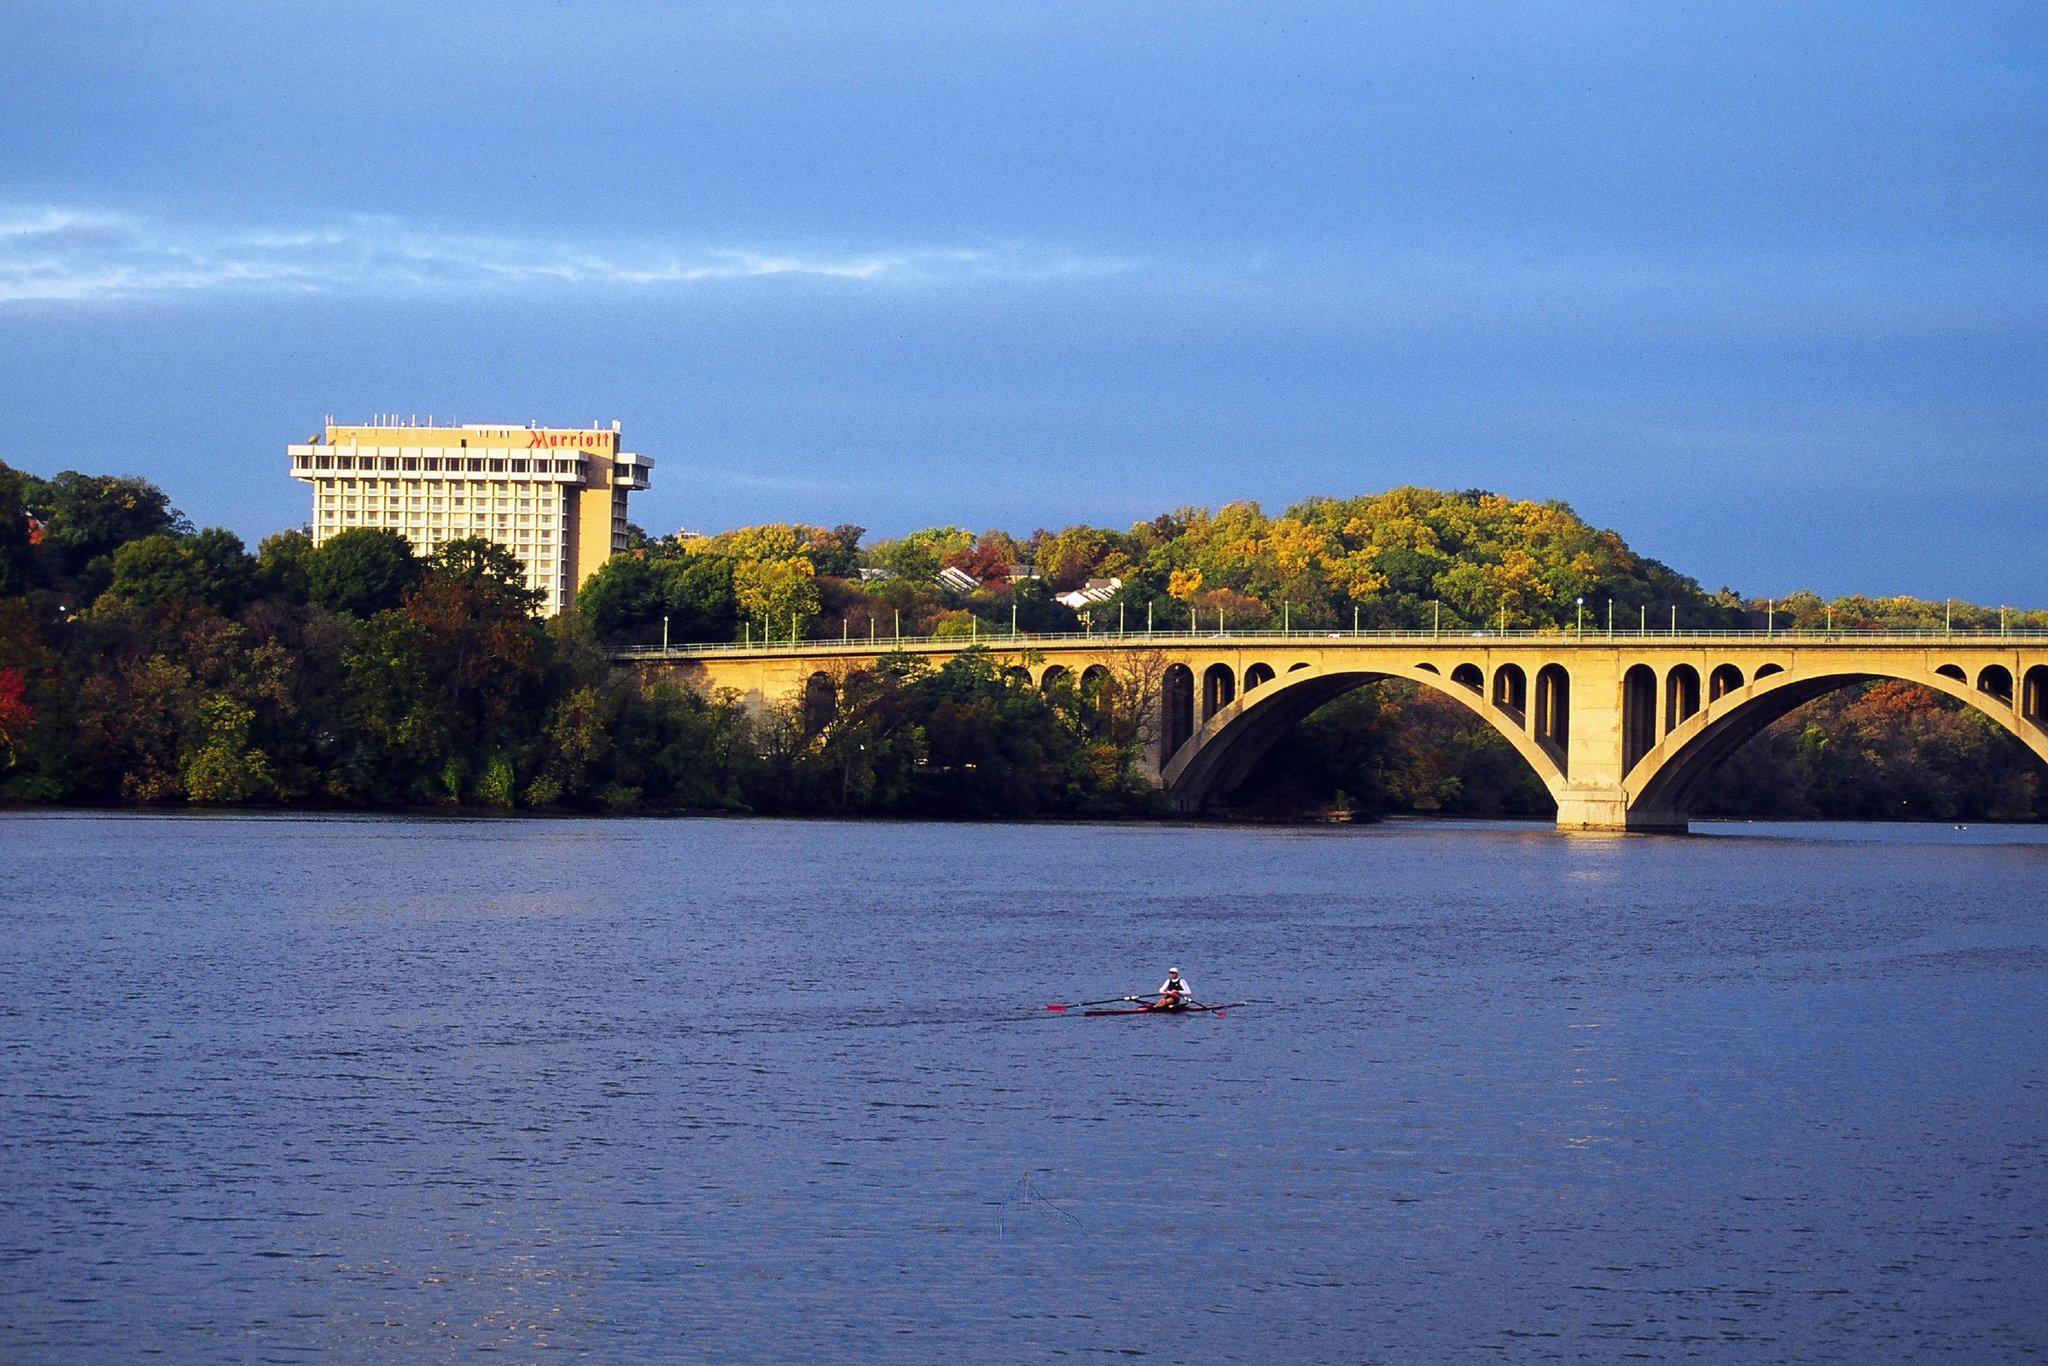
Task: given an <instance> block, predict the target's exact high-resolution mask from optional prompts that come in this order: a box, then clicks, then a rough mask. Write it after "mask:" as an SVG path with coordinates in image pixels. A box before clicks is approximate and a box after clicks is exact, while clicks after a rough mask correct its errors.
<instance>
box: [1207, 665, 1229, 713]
mask: <svg viewBox="0 0 2048 1366" xmlns="http://www.w3.org/2000/svg"><path fill="white" fill-rule="evenodd" d="M1236 700H1237V673H1236V671H1235V670H1233V669H1232V668H1231V667H1230V666H1229V665H1228V664H1211V665H1210V666H1209V667H1208V668H1207V669H1206V670H1204V671H1203V673H1202V720H1203V721H1204V722H1207V721H1208V720H1209V718H1210V717H1212V716H1214V715H1215V714H1216V713H1217V712H1219V711H1222V710H1223V709H1224V708H1225V707H1227V706H1229V705H1230V704H1231V703H1232V702H1235V701H1236Z"/></svg>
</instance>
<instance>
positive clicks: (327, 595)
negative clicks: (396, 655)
mask: <svg viewBox="0 0 2048 1366" xmlns="http://www.w3.org/2000/svg"><path fill="white" fill-rule="evenodd" d="M266 544H267V543H266ZM457 544H460V543H459V542H458V543H457ZM451 548H452V547H451ZM425 572H426V571H425V567H424V566H423V565H421V563H420V560H419V557H418V556H417V555H415V554H414V553H413V548H412V542H410V541H408V540H406V539H405V537H404V536H402V535H400V534H399V533H398V532H396V531H388V530H385V529H383V528H380V527H352V528H350V529H349V530H347V531H341V532H337V533H335V534H334V535H332V536H330V537H328V538H327V540H326V542H325V543H324V544H322V545H321V546H320V547H319V549H317V550H314V551H312V552H311V553H310V554H309V555H307V556H306V557H305V576H306V596H307V599H308V600H309V601H310V602H312V604H313V605H314V606H316V607H324V608H326V609H327V610H328V611H330V612H348V613H350V614H352V615H354V616H358V617H370V616H375V615H376V614H377V613H379V612H382V611H386V610H388V609H390V608H393V607H396V606H398V604H399V603H400V602H402V601H403V600H404V598H405V595H406V593H407V591H408V590H410V589H411V588H412V587H413V586H414V585H415V584H417V583H418V582H419V581H420V576H421V575H422V574H424V573H425ZM520 579H521V584H522V586H523V584H524V571H523V570H522V571H521V574H520Z"/></svg>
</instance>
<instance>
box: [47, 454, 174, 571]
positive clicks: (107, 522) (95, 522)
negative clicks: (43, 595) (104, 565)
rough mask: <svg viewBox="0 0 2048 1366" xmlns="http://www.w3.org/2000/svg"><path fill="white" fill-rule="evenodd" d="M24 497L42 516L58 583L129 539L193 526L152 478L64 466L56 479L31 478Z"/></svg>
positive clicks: (51, 566)
mask: <svg viewBox="0 0 2048 1366" xmlns="http://www.w3.org/2000/svg"><path fill="white" fill-rule="evenodd" d="M23 496H24V498H25V500H26V502H27V504H28V510H29V511H30V512H33V513H35V514H36V516H37V517H39V518H40V519H41V520H42V523H43V546H42V549H43V551H44V552H45V554H46V556H47V558H48V560H49V562H50V568H51V571H52V575H53V578H54V579H55V580H56V581H57V582H59V583H66V582H68V581H69V580H71V579H73V578H76V577H78V576H80V575H82V574H84V573H85V572H86V569H87V566H89V565H90V564H91V563H92V562H93V561H94V560H97V559H98V558H100V557H101V556H103V555H112V554H113V553H114V552H115V551H116V550H118V549H120V548H121V547H122V546H124V545H126V544H128V543H129V542H130V541H137V540H141V539H142V538H143V537H145V536H154V535H157V534H159V533H178V532H184V531H188V530H190V527H189V526H188V525H187V523H186V522H185V519H184V517H183V516H182V515H180V514H179V512H178V510H177V509H176V508H174V507H172V506H171V501H170V499H169V498H168V497H166V496H165V494H164V491H163V490H162V489H160V488H158V487H157V486H156V485H154V484H152V483H149V482H148V481H147V480H142V479H123V478H117V477H115V476H112V475H92V474H80V473H78V472H77V471H75V470H65V471H64V472H63V473H61V474H59V475H57V476H56V477H55V478H53V479H49V480H41V479H31V480H29V481H28V483H27V486H26V487H25V489H24V490H23Z"/></svg>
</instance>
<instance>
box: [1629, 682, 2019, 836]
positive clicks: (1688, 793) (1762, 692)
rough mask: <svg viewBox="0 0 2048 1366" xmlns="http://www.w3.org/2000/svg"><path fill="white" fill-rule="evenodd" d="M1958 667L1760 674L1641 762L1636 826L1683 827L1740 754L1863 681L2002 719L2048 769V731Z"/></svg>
mask: <svg viewBox="0 0 2048 1366" xmlns="http://www.w3.org/2000/svg"><path fill="white" fill-rule="evenodd" d="M1957 672H1960V671H1959V670H1956V671H1952V666H1949V667H1943V668H1940V669H1924V670H1914V669H1903V668H1901V669H1888V668H1870V667H1867V666H1866V667H1858V668H1856V669H1853V670H1850V669H1836V668H1829V667H1827V666H1826V665H1824V664H1823V665H1820V666H1810V667H1805V668H1797V669H1775V670H1772V669H1766V670H1760V671H1759V672H1758V676H1757V677H1756V678H1755V679H1754V680H1752V681H1751V682H1750V683H1749V684H1748V685H1747V686H1746V687H1741V688H1737V689H1735V690H1733V691H1731V692H1727V693H1724V694H1722V695H1721V696H1719V697H1717V698H1715V699H1714V700H1713V701H1712V702H1710V703H1708V704H1707V706H1706V707H1705V708H1704V709H1702V710H1701V711H1699V712H1696V713H1695V714H1694V715H1693V716H1692V717H1691V718H1689V719H1688V720H1685V721H1683V722H1681V723H1680V724H1679V725H1677V726H1675V727H1674V728H1673V729H1672V730H1671V731H1670V733H1669V734H1667V735H1666V736H1665V737H1664V739H1663V740H1662V742H1661V743H1659V744H1658V745H1657V746H1656V747H1655V748H1653V749H1651V750H1649V751H1648V752H1647V753H1645V754H1644V755H1642V757H1641V758H1640V759H1639V760H1638V761H1637V762H1636V763H1635V765H1634V766H1633V767H1632V768H1631V769H1630V770H1629V771H1628V773H1627V775H1626V776H1625V777H1624V779H1623V782H1622V789H1623V793H1624V795H1625V796H1626V798H1627V803H1628V812H1629V824H1630V825H1631V826H1635V825H1638V824H1640V825H1641V826H1643V827H1644V828H1660V829H1661V828H1683V826H1684V824H1685V821H1686V813H1687V811H1688V810H1689V809H1690V808H1691V805H1692V799H1693V797H1694V796H1695V795H1696V794H1697V793H1698V791H1699V788H1700V784H1702V783H1703V782H1705V781H1706V779H1707V775H1709V774H1710V773H1712V772H1713V771H1714V770H1715V769H1716V768H1718V767H1720V765H1721V764H1722V762H1723V761H1725V760H1726V759H1727V758H1728V757H1729V756H1730V755H1732V754H1734V753H1735V751H1737V750H1739V749H1741V748H1742V747H1743V746H1744V745H1746V744H1748V743H1749V742H1750V741H1751V740H1753V739H1755V738H1756V737H1757V736H1758V735H1760V734H1762V733H1763V732H1764V730H1765V729H1766V728H1768V727H1769V726H1770V725H1771V724H1772V723H1773V722H1775V721H1778V720H1781V719H1782V718H1784V717H1786V716H1789V715H1790V714H1791V713H1792V712H1794V711H1796V710H1797V709H1798V708H1800V707H1802V706H1804V705H1805V704H1806V703H1808V702H1811V701H1813V700H1814V699H1815V698H1817V697H1823V696H1826V695H1827V694H1828V693H1831V692H1835V691H1837V690H1839V689H1841V688H1848V687H1854V686H1855V685H1857V684H1859V683H1876V682H1882V681H1884V680H1887V679H1892V680H1897V681H1899V682H1902V683H1912V684H1915V685H1917V686H1919V687H1923V688H1926V689H1927V690H1928V691H1929V692H1934V693H1940V694H1941V695H1943V696H1945V697H1953V698H1955V699H1956V700H1957V701H1959V702H1962V703H1964V704H1965V705H1967V706H1970V707H1973V708H1975V709H1976V710H1978V711H1980V712H1982V713H1983V714H1984V715H1986V716H1988V717H1990V718H1991V719H1992V720H1993V721H1996V722H1997V723H1998V724H1999V725H2000V726H2001V727H2002V728H2004V730H2005V731H2006V732H2007V733H2009V734H2010V735H2012V736H2013V737H2014V738H2015V739H2017V740H2018V741H2019V742H2020V743H2021V744H2023V745H2025V746H2026V747H2027V748H2028V749H2029V750H2031V751H2032V752H2033V753H2034V755H2035V757H2037V758H2039V759H2040V760H2041V762H2042V763H2044V764H2048V729H2044V728H2043V726H2042V725H2041V724H2039V723H2037V722H2035V721H2032V720H2030V719H2029V718H2027V717H2025V716H2024V715H2023V714H2022V710H2023V709H2018V708H2015V707H2013V706H2012V705H2011V704H2010V703H2007V702H2006V701H2005V700H2004V699H2003V698H2001V697H2000V696H1999V695H1998V694H1997V693H1994V692H1990V691H1987V690H1984V689H1981V688H1978V687H1973V686H1971V685H1970V683H1969V682H1968V681H1967V680H1966V679H1965V678H1958V677H1956V673H1957Z"/></svg>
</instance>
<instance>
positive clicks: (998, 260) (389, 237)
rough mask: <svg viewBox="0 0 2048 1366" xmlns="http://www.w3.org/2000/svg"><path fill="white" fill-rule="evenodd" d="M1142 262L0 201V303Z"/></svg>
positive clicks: (924, 281) (1091, 270)
mask: <svg viewBox="0 0 2048 1366" xmlns="http://www.w3.org/2000/svg"><path fill="white" fill-rule="evenodd" d="M1138 264H1139V263H1138V262H1136V261H1134V260H1129V259H1123V258H1113V257H1093V256H1086V255H1075V254H1070V253H1064V252H1057V251H1038V250H1033V249H1029V248H1022V247H1015V246H993V247H944V248H925V247H918V248H901V249H891V250H880V251H847V252H829V251H828V252H806V251H795V250H780V249H777V250H769V249H761V248H749V247H735V246H719V245H691V244H682V243H675V242H659V241H645V240H642V241H629V242H618V243H602V244H600V243H580V242H573V241H567V240H559V239H552V238H544V237H499V236H486V235H480V234H473V233H460V232H448V231H438V230H433V229H427V228H421V227H419V226H417V225H413V224H408V223H406V222H403V221H401V220H398V219H393V218H380V217H369V216H351V217H348V218H344V219H340V220H336V221H332V222H326V223H321V224H317V225H313V226H308V227H303V228H296V229H289V230H287V229H279V228H274V227H266V228H239V229H216V228H195V227H182V226H179V225H177V224H170V223H164V222H161V221H158V220H155V219H150V218H146V217H142V216H138V215H132V214H121V213H102V212H92V211H81V210H71V209H60V208H31V209H25V210H14V211H7V210H0V302H7V301H21V300H46V301H86V300H98V299H133V298H150V297H159V296H166V295H179V294H195V293H201V292H219V291H239V292H245V293H247V292H268V293H305V294H318V293H342V292H353V291H386V290H400V291H417V290H433V289H443V290H488V289H503V288H528V287H535V286H547V285H557V286H578V285H584V286H605V285H644V286H687V285H693V284H703V283H710V282H716V281H735V280H758V279H768V278H773V277H808V278H813V279H819V280H845V281H856V282H869V283H874V284H890V285H899V286H930V285H942V284H948V283H953V282H958V281H968V280H1029V279H1051V278H1057V277H1061V276H1074V275H1105V274H1115V273H1120V272H1123V271H1127V270H1130V269H1133V268H1135V267H1136V266H1137V265H1138Z"/></svg>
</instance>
